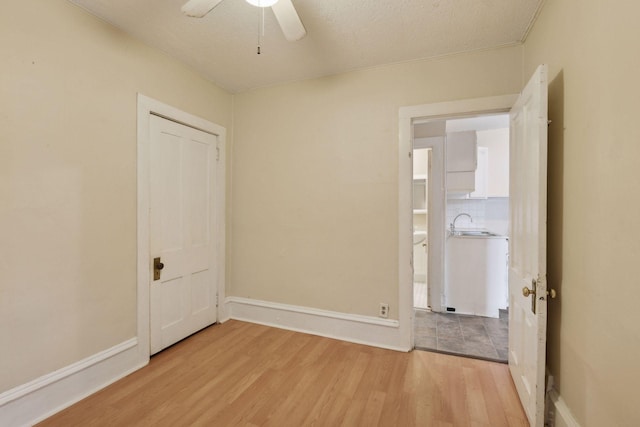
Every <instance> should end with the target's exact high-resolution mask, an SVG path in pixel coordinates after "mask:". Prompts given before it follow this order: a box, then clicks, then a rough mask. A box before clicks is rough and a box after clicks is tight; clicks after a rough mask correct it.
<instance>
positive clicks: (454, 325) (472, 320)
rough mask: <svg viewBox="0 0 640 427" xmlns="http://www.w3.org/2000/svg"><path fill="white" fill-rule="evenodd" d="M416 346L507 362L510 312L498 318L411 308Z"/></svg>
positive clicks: (423, 348) (420, 348)
mask: <svg viewBox="0 0 640 427" xmlns="http://www.w3.org/2000/svg"><path fill="white" fill-rule="evenodd" d="M414 337H415V347H416V349H418V350H432V351H438V352H442V353H451V354H458V355H463V356H470V357H475V358H480V359H486V360H492V361H498V362H505V363H506V362H507V359H508V347H509V316H508V313H507V312H506V311H504V312H503V311H501V312H500V318H499V319H495V318H492V317H480V316H467V315H463V314H455V313H432V312H431V311H427V310H420V309H415V310H414Z"/></svg>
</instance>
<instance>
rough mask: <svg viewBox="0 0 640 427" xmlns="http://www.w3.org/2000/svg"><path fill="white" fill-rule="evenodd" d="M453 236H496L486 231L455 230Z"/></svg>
mask: <svg viewBox="0 0 640 427" xmlns="http://www.w3.org/2000/svg"><path fill="white" fill-rule="evenodd" d="M453 235H454V236H476V237H496V236H498V234H496V233H492V232H491V231H487V230H456V231H454V232H453Z"/></svg>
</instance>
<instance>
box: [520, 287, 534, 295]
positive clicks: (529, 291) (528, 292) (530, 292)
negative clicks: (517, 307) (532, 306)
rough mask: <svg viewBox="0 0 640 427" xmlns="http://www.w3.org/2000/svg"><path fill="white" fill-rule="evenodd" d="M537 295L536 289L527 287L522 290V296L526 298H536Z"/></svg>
mask: <svg viewBox="0 0 640 427" xmlns="http://www.w3.org/2000/svg"><path fill="white" fill-rule="evenodd" d="M535 294H536V288H533V289H529V288H527V287H526V286H525V287H524V288H522V295H524V296H525V297H528V296H529V295H534V296H535Z"/></svg>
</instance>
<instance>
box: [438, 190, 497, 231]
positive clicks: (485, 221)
mask: <svg viewBox="0 0 640 427" xmlns="http://www.w3.org/2000/svg"><path fill="white" fill-rule="evenodd" d="M461 213H468V214H469V215H471V217H472V218H473V222H471V221H469V218H467V217H466V216H463V217H460V218H458V220H457V221H456V227H457V228H486V229H487V230H490V231H493V232H494V233H497V234H503V235H505V236H506V235H507V233H508V232H509V198H508V197H491V198H488V199H448V200H447V224H446V228H447V229H448V228H449V224H451V223H452V222H453V219H454V218H455V217H456V215H458V214H461Z"/></svg>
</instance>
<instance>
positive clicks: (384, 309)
mask: <svg viewBox="0 0 640 427" xmlns="http://www.w3.org/2000/svg"><path fill="white" fill-rule="evenodd" d="M378 316H380V317H384V318H385V319H386V318H388V317H389V304H387V303H386V302H381V303H380V312H379V313H378Z"/></svg>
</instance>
